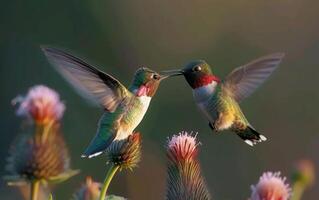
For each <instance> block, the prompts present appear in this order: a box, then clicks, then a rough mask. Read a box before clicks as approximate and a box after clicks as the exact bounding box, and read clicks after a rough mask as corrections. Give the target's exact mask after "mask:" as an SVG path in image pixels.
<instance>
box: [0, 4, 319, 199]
mask: <svg viewBox="0 0 319 200" xmlns="http://www.w3.org/2000/svg"><path fill="white" fill-rule="evenodd" d="M318 7H319V2H318V1H315V0H304V1H300V0H269V1H261V0H258V1H251V0H241V1H223V0H197V1H191V0H176V1H169V0H162V1H158V0H135V1H132V0H131V1H129V0H123V1H101V0H95V1H83V0H80V1H74V0H70V1H62V0H55V1H47V0H44V1H23V0H12V1H2V2H1V7H0V24H1V26H0V85H1V93H0V95H1V97H0V106H1V107H0V111H1V115H0V123H1V124H0V127H1V140H0V156H1V158H3V159H1V160H0V166H1V168H2V169H1V170H0V172H1V173H0V175H1V176H3V175H4V174H5V172H4V165H5V158H6V156H7V155H8V148H9V146H10V143H11V142H12V141H13V139H14V138H15V137H16V135H17V134H18V133H19V131H20V128H21V127H20V123H21V119H19V118H18V117H16V116H15V113H14V111H15V109H14V108H13V107H12V106H11V105H10V101H11V99H12V98H14V97H15V96H16V95H18V94H25V93H26V92H27V90H28V88H29V87H30V86H33V85H35V84H45V85H48V86H49V87H51V88H53V89H55V90H57V91H58V92H59V93H60V95H61V98H62V99H63V100H64V101H65V103H66V106H67V110H66V112H65V117H64V119H63V132H64V136H65V139H66V141H67V143H68V145H69V149H70V153H71V156H72V165H73V168H77V169H81V171H82V172H81V174H80V175H78V176H76V177H74V178H72V179H71V180H69V181H67V182H65V183H63V184H60V185H58V186H57V187H55V189H54V195H55V197H56V199H69V198H70V197H71V194H72V193H73V192H74V190H75V189H76V188H78V187H79V186H80V183H81V182H83V181H84V178H85V176H87V175H91V176H93V178H94V179H95V180H97V181H102V180H103V178H104V175H105V173H106V169H107V167H106V164H105V158H103V156H100V157H98V158H95V159H91V160H87V159H81V158H80V155H81V153H82V152H83V150H84V149H85V147H86V145H87V144H88V143H89V141H90V139H91V138H92V137H93V135H94V134H95V130H96V124H97V121H98V119H99V117H100V115H101V113H102V111H101V110H100V109H98V108H93V107H90V106H89V105H88V104H87V103H86V102H85V101H84V100H83V99H82V98H81V97H80V96H78V95H77V94H76V93H75V92H74V90H73V89H72V88H71V87H70V86H69V85H68V84H67V83H66V82H65V81H64V80H63V79H62V78H61V77H60V75H59V74H57V73H56V72H55V71H54V70H53V68H52V67H51V66H50V65H49V64H48V62H47V61H46V59H45V57H44V56H43V54H42V52H41V51H40V49H39V46H40V45H41V44H47V45H52V46H56V47H62V48H64V49H67V50H69V51H70V52H72V53H74V54H75V55H78V56H80V57H82V58H84V59H86V60H87V61H88V62H89V63H92V64H95V65H96V66H99V68H100V69H102V70H103V71H105V72H108V73H110V74H112V75H114V76H115V77H117V78H118V79H119V80H121V81H122V82H123V83H124V84H125V85H128V84H129V83H130V81H131V78H132V75H133V73H134V71H135V70H136V69H137V68H138V67H140V66H149V67H151V68H152V69H155V70H164V69H168V68H176V67H178V66H181V65H182V64H184V63H186V62H187V61H189V60H191V59H204V60H206V61H207V62H208V63H210V64H211V65H212V67H213V70H214V72H215V73H216V74H217V75H218V76H221V77H224V76H225V75H226V74H227V73H228V72H230V71H231V70H232V69H233V68H235V67H237V66H239V65H242V64H245V63H247V62H249V61H251V60H253V59H255V58H257V57H259V56H263V55H266V54H269V53H273V52H286V53H287V56H286V58H285V59H284V60H283V62H282V64H281V66H280V68H279V69H278V70H277V71H276V72H275V73H274V75H272V76H271V78H270V80H269V81H268V82H266V84H264V85H263V87H261V88H260V89H259V90H258V91H257V92H256V93H254V94H253V96H252V97H251V98H249V99H247V100H246V101H244V102H243V103H242V108H243V111H244V112H245V114H246V116H247V118H248V119H249V120H250V122H251V123H252V124H253V125H254V126H255V127H256V128H257V129H258V130H259V131H260V132H262V133H263V134H264V135H266V136H267V137H268V141H267V142H265V143H262V144H259V145H257V146H255V147H254V148H251V147H249V146H248V145H246V144H245V143H244V142H243V141H241V140H240V139H239V138H238V137H237V136H234V135H232V134H230V133H228V134H227V133H225V134H222V135H216V134H213V133H211V131H210V129H209V127H208V125H207V122H206V121H205V120H204V118H203V117H202V115H201V114H200V113H199V111H198V110H197V108H196V107H195V104H194V102H193V99H192V93H191V90H190V88H189V87H188V85H187V84H186V82H185V80H184V79H183V78H182V77H179V78H175V79H170V80H167V81H165V82H163V83H162V85H161V87H160V89H159V91H158V94H157V95H156V96H155V98H154V99H153V101H152V104H151V106H150V108H149V112H148V113H147V114H146V116H145V118H144V121H143V123H141V124H140V126H139V127H138V128H137V130H139V131H141V132H142V134H143V159H142V162H141V164H140V166H139V168H138V169H137V170H135V171H134V172H121V173H119V174H118V175H116V177H115V179H114V180H113V182H112V184H111V188H110V192H111V193H113V194H116V195H121V196H125V197H128V198H130V199H132V200H136V199H138V200H143V199H145V200H146V199H147V200H149V199H154V200H157V199H164V195H165V178H166V172H165V170H166V158H165V144H166V141H167V137H168V136H171V135H172V134H174V133H178V132H179V131H182V130H187V131H194V132H198V133H199V134H198V139H199V140H200V141H201V143H202V145H201V146H200V156H199V157H200V161H201V165H202V170H203V174H204V175H205V177H206V181H207V184H208V187H209V189H210V192H211V193H212V195H213V197H214V199H219V200H233V199H247V197H249V195H250V185H251V184H255V183H256V182H257V181H258V178H259V176H260V175H261V173H262V172H264V171H267V170H271V171H278V170H279V171H282V173H283V174H284V175H286V176H289V175H290V173H291V171H292V168H293V165H294V163H295V162H296V161H297V160H299V159H302V158H309V159H312V160H313V161H314V162H315V164H316V165H318V164H319V159H318V147H319V133H318V128H319V127H318V126H319V115H318V111H319V109H318V108H319V107H318V102H319V93H318V86H319V56H318V53H319V22H318V18H319V12H318ZM16 191H17V190H16V189H15V188H10V187H7V186H6V185H5V183H4V182H3V181H2V180H1V185H0V193H1V199H5V200H6V199H19V195H18V192H16ZM318 196H319V188H318V185H315V186H314V187H313V188H312V189H311V190H309V191H307V192H306V195H305V197H304V199H317V197H318Z"/></svg>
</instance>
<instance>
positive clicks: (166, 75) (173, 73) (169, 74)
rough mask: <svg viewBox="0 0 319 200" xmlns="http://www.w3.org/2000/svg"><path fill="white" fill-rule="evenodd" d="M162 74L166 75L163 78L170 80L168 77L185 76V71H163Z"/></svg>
mask: <svg viewBox="0 0 319 200" xmlns="http://www.w3.org/2000/svg"><path fill="white" fill-rule="evenodd" d="M161 74H165V75H162V76H163V77H164V76H165V78H168V77H173V76H180V75H183V74H184V71H183V70H181V69H173V70H165V71H161Z"/></svg>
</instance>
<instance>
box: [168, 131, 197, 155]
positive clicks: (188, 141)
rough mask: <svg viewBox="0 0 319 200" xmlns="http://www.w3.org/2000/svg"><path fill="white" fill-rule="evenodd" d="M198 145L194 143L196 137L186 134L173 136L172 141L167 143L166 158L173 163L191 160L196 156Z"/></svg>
mask: <svg viewBox="0 0 319 200" xmlns="http://www.w3.org/2000/svg"><path fill="white" fill-rule="evenodd" d="M198 144H199V143H197V142H196V135H195V136H192V135H191V134H188V133H187V132H181V133H179V134H178V135H173V137H172V139H170V140H169V141H168V156H169V157H170V159H172V160H175V161H178V160H192V159H194V158H195V157H196V155H197V152H198V150H197V146H198Z"/></svg>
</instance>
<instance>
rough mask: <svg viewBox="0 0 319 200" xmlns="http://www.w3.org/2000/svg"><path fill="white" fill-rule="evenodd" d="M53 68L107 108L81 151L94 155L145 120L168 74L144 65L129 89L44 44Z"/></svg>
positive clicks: (79, 89)
mask: <svg viewBox="0 0 319 200" xmlns="http://www.w3.org/2000/svg"><path fill="white" fill-rule="evenodd" d="M42 50H43V52H44V54H45V56H46V57H47V59H48V60H49V62H50V63H51V64H52V65H53V66H54V68H55V69H56V70H57V71H58V72H59V73H60V74H61V75H62V76H63V77H64V78H65V79H66V80H67V81H68V82H69V83H70V84H71V85H72V86H73V87H74V88H75V90H76V91H77V92H78V93H79V94H80V95H81V96H83V97H84V98H86V99H88V100H90V101H91V102H94V103H95V104H96V103H97V104H100V105H101V106H102V107H103V108H104V113H103V114H102V116H101V118H100V120H99V122H98V128H97V131H96V135H95V137H94V138H93V139H92V140H91V142H90V144H89V145H88V147H87V148H86V150H85V151H84V153H83V154H82V157H88V158H91V157H94V156H98V155H100V154H101V153H103V152H104V151H105V150H106V149H107V148H108V146H109V145H110V144H111V143H112V142H113V141H115V140H123V139H126V138H127V137H128V136H129V135H131V134H132V132H133V131H134V129H135V128H136V127H137V126H138V125H139V123H140V122H141V121H142V119H143V117H144V115H145V113H146V111H147V109H148V107H149V104H150V102H151V99H152V97H153V96H154V95H155V93H156V91H157V89H158V87H159V84H160V82H161V81H162V80H163V79H165V78H167V77H168V76H164V75H160V74H159V73H157V72H155V71H153V70H151V69H149V68H146V67H142V68H139V69H138V70H137V71H136V72H135V75H134V78H133V81H132V83H131V86H130V87H129V88H128V89H127V88H126V87H125V86H124V85H122V84H121V83H120V82H119V81H118V80H117V79H115V78H114V77H112V76H111V75H109V74H107V73H104V72H102V71H100V70H99V69H97V68H95V67H93V66H92V65H90V64H88V63H86V62H85V61H83V60H81V59H80V58H77V57H75V56H73V55H71V54H69V53H67V52H64V51H62V50H59V49H56V48H50V47H42Z"/></svg>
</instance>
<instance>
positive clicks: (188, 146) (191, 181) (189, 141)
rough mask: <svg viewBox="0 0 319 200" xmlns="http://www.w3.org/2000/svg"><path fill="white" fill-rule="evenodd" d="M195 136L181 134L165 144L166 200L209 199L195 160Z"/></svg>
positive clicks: (196, 149)
mask: <svg viewBox="0 0 319 200" xmlns="http://www.w3.org/2000/svg"><path fill="white" fill-rule="evenodd" d="M197 153H198V143H197V142H196V136H193V135H192V134H188V133H187V132H181V133H179V134H178V135H174V136H173V137H172V138H171V139H169V140H168V144H167V157H168V168H167V173H168V177H167V192H166V199H167V200H195V199H196V200H207V199H211V197H210V194H209V192H208V190H207V187H206V185H205V181H204V178H203V177H202V175H201V169H200V164H199V161H198V159H197Z"/></svg>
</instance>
